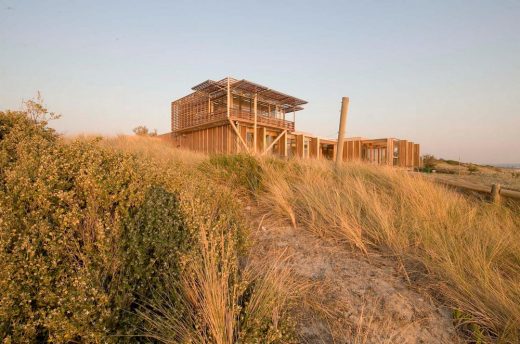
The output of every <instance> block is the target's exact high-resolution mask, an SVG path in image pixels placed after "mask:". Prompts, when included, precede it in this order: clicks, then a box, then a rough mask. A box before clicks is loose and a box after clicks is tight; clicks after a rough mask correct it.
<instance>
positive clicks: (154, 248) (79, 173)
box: [0, 112, 189, 342]
mask: <svg viewBox="0 0 520 344" xmlns="http://www.w3.org/2000/svg"><path fill="white" fill-rule="evenodd" d="M0 128H1V129H0V132H1V140H0V152H1V153H0V154H1V157H2V158H1V160H0V212H1V214H2V218H1V222H0V226H1V227H0V231H1V232H0V233H1V237H0V249H1V251H0V261H1V262H2V269H1V272H0V274H1V278H0V290H2V291H3V293H2V299H1V300H0V316H1V318H0V335H1V336H2V337H7V338H11V339H12V340H13V341H14V342H19V341H22V340H38V341H45V340H49V341H55V342H62V341H96V340H100V339H101V338H105V336H108V335H117V334H127V333H128V332H129V331H131V329H133V328H134V327H135V326H138V322H139V321H138V320H136V319H135V316H134V315H133V313H132V312H131V311H132V309H134V308H135V307H137V305H138V303H139V300H140V298H141V297H142V296H146V293H147V292H149V290H151V289H153V288H157V287H160V286H159V284H160V272H161V270H162V269H169V270H172V269H173V270H179V268H180V267H179V262H180V257H181V256H182V255H183V254H184V253H185V252H186V251H187V250H188V247H189V245H188V239H187V234H188V233H189V231H188V229H187V226H186V224H185V223H184V220H183V217H182V215H181V213H180V210H179V204H178V203H179V201H178V197H177V195H176V194H175V193H172V192H168V191H166V190H165V189H163V188H162V187H159V186H156V185H160V184H161V183H162V182H164V181H161V180H160V176H159V175H158V174H157V173H156V171H154V169H153V166H150V165H149V164H148V163H145V162H143V161H140V160H139V159H137V158H136V157H133V156H131V155H124V154H117V153H114V152H111V151H109V150H103V149H100V148H99V147H97V146H96V144H95V142H91V143H85V142H75V143H73V144H70V145H66V144H63V143H62V142H61V140H60V138H59V137H58V136H57V135H56V134H55V133H54V132H53V131H52V130H50V129H48V128H47V127H46V126H45V123H35V122H34V121H32V120H30V119H28V118H27V117H26V116H25V114H24V113H14V112H7V113H1V114H0ZM172 247H175V250H172V249H171V248H172Z"/></svg>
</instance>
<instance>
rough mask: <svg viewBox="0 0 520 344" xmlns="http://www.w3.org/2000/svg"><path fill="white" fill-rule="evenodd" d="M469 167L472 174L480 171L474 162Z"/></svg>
mask: <svg viewBox="0 0 520 344" xmlns="http://www.w3.org/2000/svg"><path fill="white" fill-rule="evenodd" d="M467 168H468V172H469V173H470V174H473V173H476V172H478V171H479V168H478V167H477V166H476V165H473V164H469V165H468V167H467Z"/></svg>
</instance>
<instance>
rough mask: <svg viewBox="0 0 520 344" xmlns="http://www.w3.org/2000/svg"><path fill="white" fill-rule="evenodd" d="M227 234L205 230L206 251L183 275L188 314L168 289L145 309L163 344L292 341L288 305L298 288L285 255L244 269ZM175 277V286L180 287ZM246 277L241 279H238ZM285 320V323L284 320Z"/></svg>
mask: <svg viewBox="0 0 520 344" xmlns="http://www.w3.org/2000/svg"><path fill="white" fill-rule="evenodd" d="M225 236H226V235H225V234H223V233H220V234H217V235H208V232H206V231H205V230H204V229H203V228H201V234H200V255H199V256H197V257H195V258H194V260H193V261H191V262H190V264H189V267H188V271H187V273H185V274H184V275H183V276H182V277H181V278H182V281H181V287H180V288H181V291H180V293H181V295H182V296H183V297H182V301H181V302H182V303H183V305H184V307H183V308H184V309H186V310H187V314H184V315H183V316H182V317H179V316H178V313H177V312H178V311H177V310H178V308H179V307H178V305H176V304H175V303H174V302H172V301H171V298H170V297H169V294H168V292H166V293H164V292H163V293H161V294H157V295H156V297H155V300H154V301H153V302H151V303H150V304H148V305H147V307H148V309H149V311H147V312H141V315H142V317H143V318H144V319H145V320H146V324H147V325H146V328H145V333H146V334H145V336H146V337H148V338H153V339H155V340H157V341H159V342H162V343H199V344H205V343H215V344H232V343H253V342H257V341H258V340H259V339H261V340H262V343H281V342H283V343H287V342H288V338H291V337H292V334H288V333H285V332H284V331H287V330H290V328H286V327H285V326H286V325H287V314H286V312H287V310H288V304H289V303H290V302H291V300H292V299H294V297H295V291H296V288H293V287H292V286H293V281H292V279H291V278H290V274H289V271H288V270H287V269H284V268H281V267H280V266H279V265H280V264H279V259H281V258H280V257H278V258H275V259H272V260H269V261H265V262H262V263H259V264H248V265H247V266H246V268H245V269H244V270H243V271H239V269H238V266H237V264H238V261H237V259H236V258H237V252H236V251H235V249H234V248H233V246H230V245H228V244H227V243H229V242H231V241H232V240H231V238H226V237H225ZM174 279H175V277H172V283H171V285H172V286H174V285H175V284H176V283H175V280H174ZM239 280H240V283H236V282H237V281H239ZM282 320H283V323H282Z"/></svg>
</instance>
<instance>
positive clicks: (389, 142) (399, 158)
mask: <svg viewBox="0 0 520 344" xmlns="http://www.w3.org/2000/svg"><path fill="white" fill-rule="evenodd" d="M160 138H162V139H167V140H169V141H171V142H172V144H173V145H175V146H176V147H178V148H183V149H189V150H193V151H196V152H202V153H206V154H236V153H254V154H261V155H266V154H269V155H275V156H279V157H282V158H291V157H299V158H314V159H330V160H333V159H335V158H336V152H337V145H338V143H337V140H332V139H323V138H319V137H316V136H313V135H312V134H308V133H300V132H294V131H293V132H290V131H289V130H284V129H280V128H269V127H265V126H258V127H257V128H256V135H255V129H254V125H251V124H250V123H243V122H238V121H236V122H228V123H221V124H217V125H214V126H211V127H206V128H194V129H192V130H189V131H182V132H173V133H168V134H164V135H160ZM343 160H344V161H356V160H357V161H365V162H368V163H371V164H377V165H391V166H399V167H407V168H412V167H419V166H421V159H420V146H419V144H417V143H414V142H411V141H408V140H401V139H396V138H383V139H364V138H360V137H355V138H347V139H346V140H345V142H344V147H343Z"/></svg>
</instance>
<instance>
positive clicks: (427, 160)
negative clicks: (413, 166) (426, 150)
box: [423, 154, 437, 170]
mask: <svg viewBox="0 0 520 344" xmlns="http://www.w3.org/2000/svg"><path fill="white" fill-rule="evenodd" d="M423 166H424V168H426V169H430V170H431V169H434V168H435V166H437V159H435V157H434V156H433V155H431V154H426V155H424V156H423Z"/></svg>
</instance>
